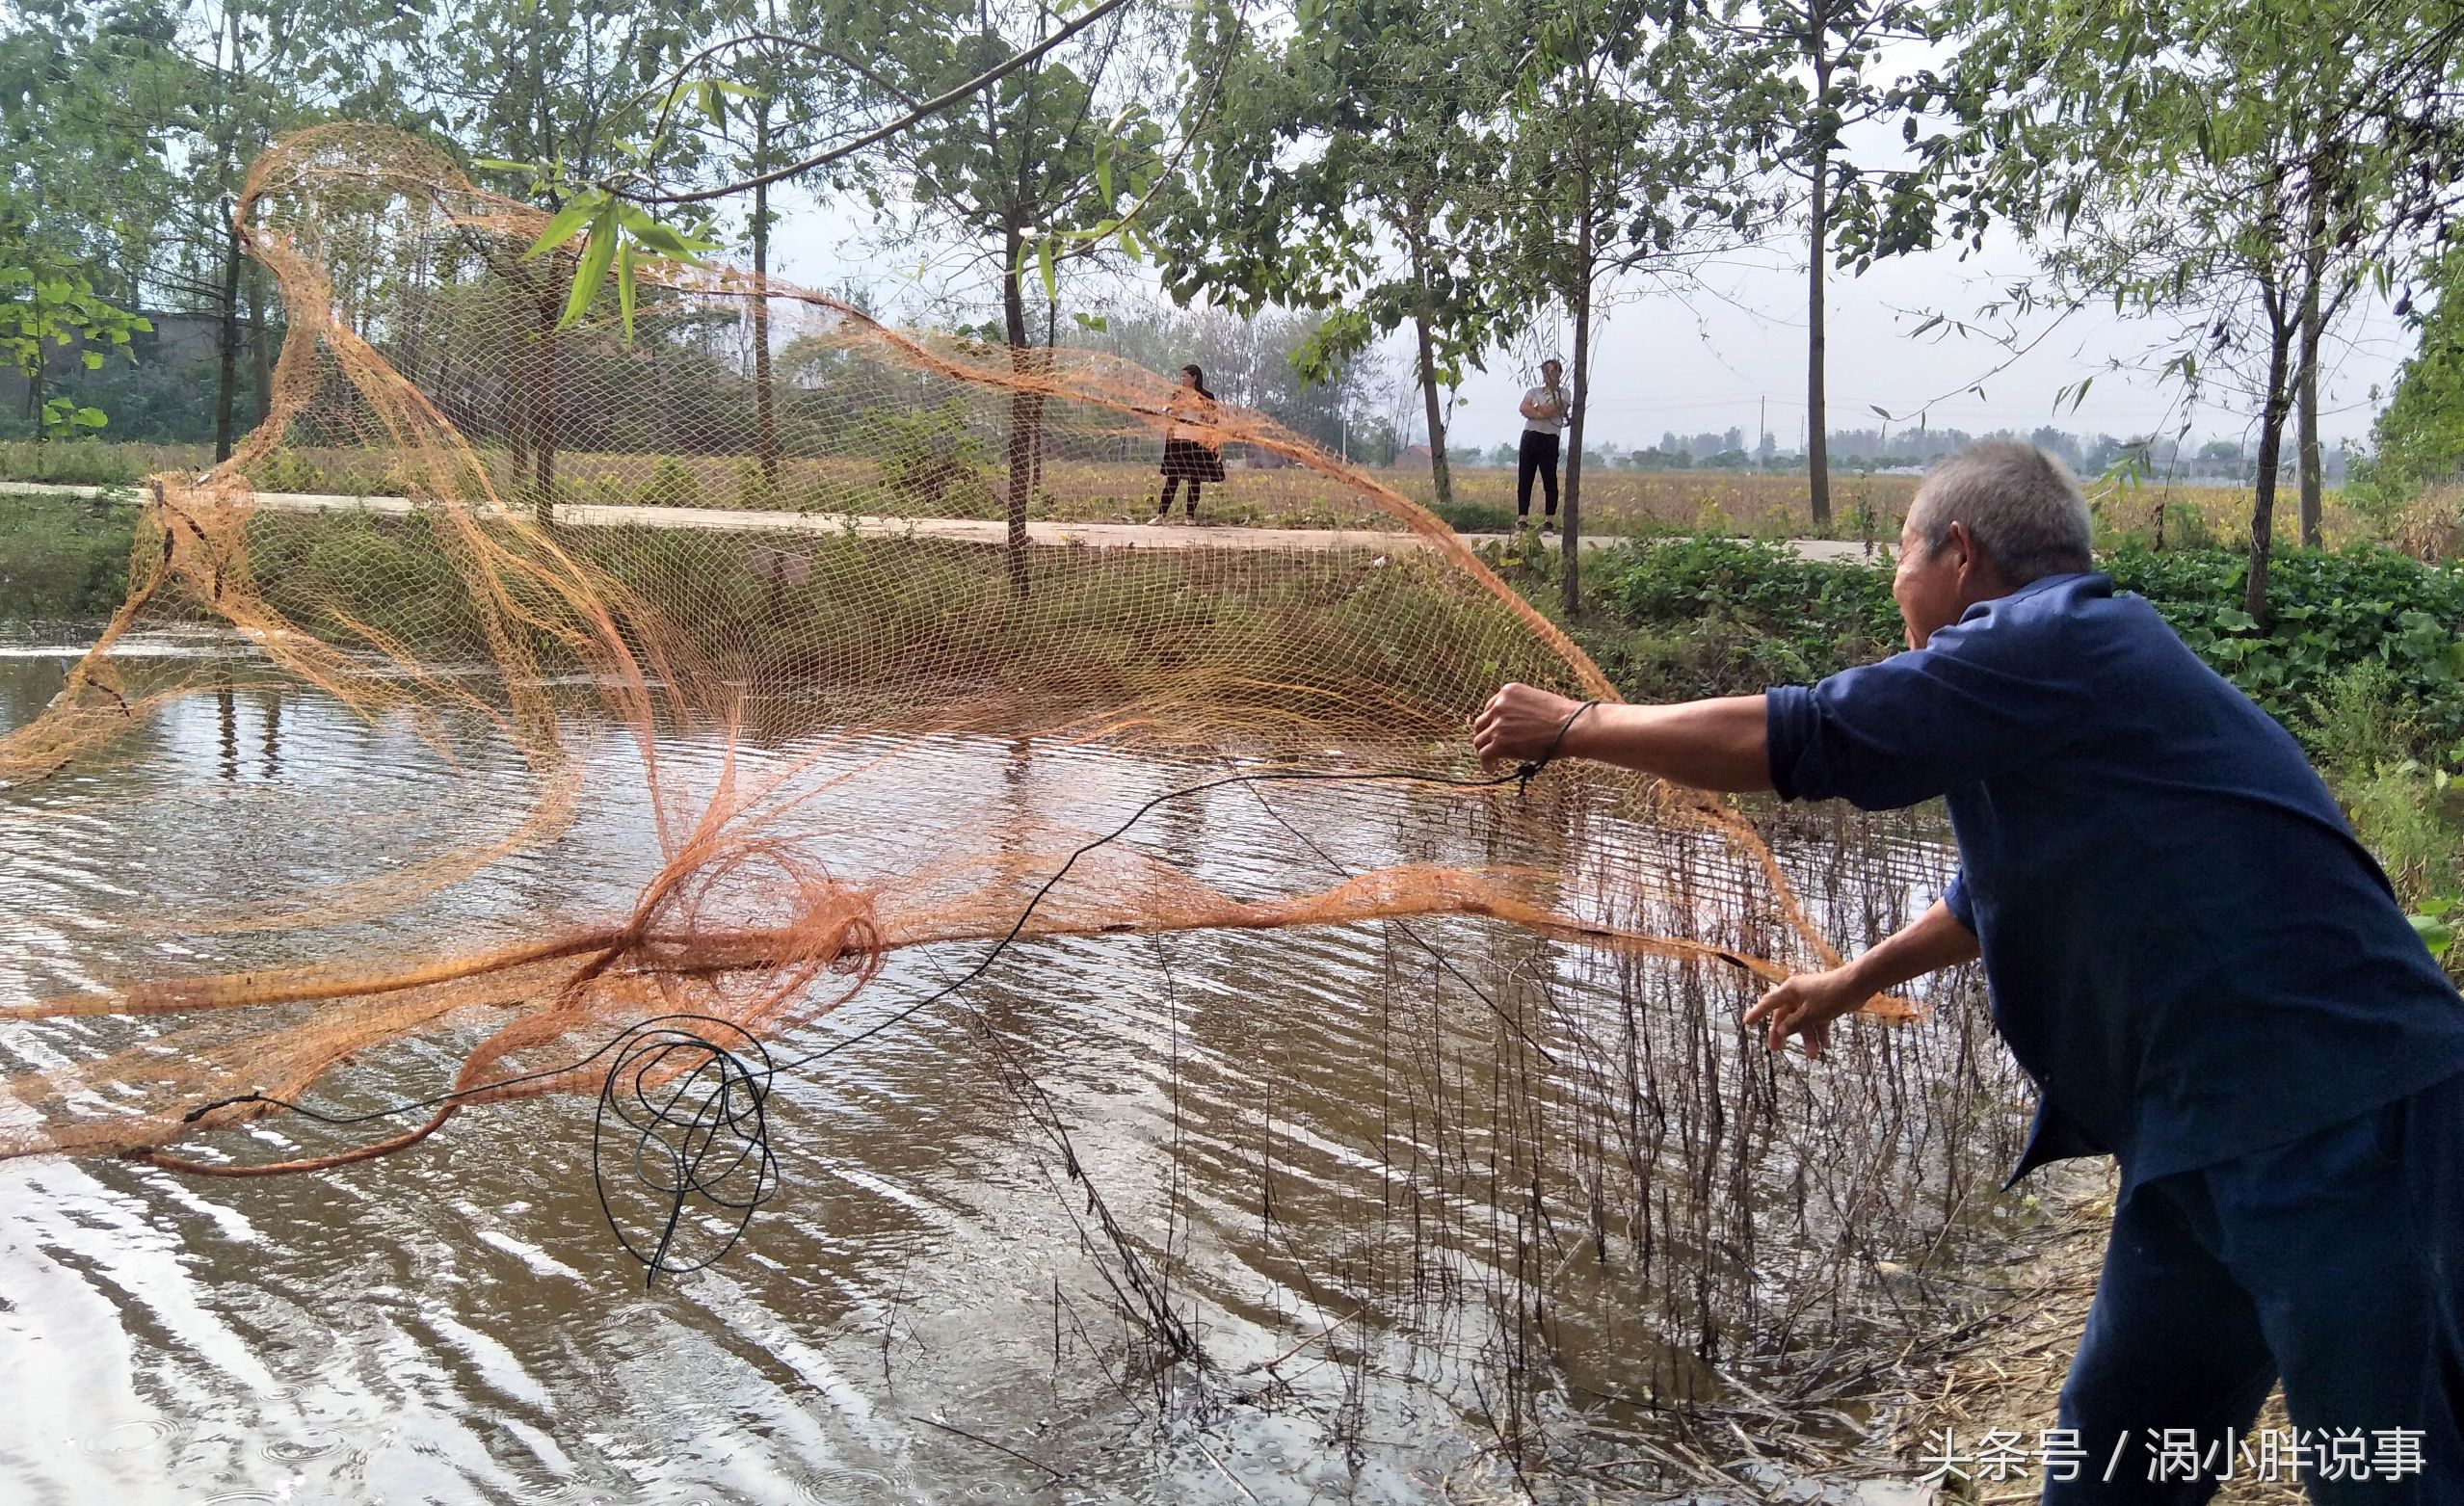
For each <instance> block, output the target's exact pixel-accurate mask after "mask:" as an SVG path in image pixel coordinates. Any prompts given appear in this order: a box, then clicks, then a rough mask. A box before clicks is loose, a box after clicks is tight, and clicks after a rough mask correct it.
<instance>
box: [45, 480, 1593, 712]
mask: <svg viewBox="0 0 2464 1506" xmlns="http://www.w3.org/2000/svg"><path fill="white" fill-rule="evenodd" d="M137 521H138V512H137V510H136V509H134V508H131V507H126V506H117V505H97V504H86V503H81V502H75V501H68V500H63V499H57V498H0V581H10V582H13V584H12V586H11V589H9V590H8V591H7V592H6V593H5V594H0V618H12V619H16V620H20V621H24V620H34V621H62V620H85V621H96V620H99V619H101V618H103V617H106V616H108V615H109V614H110V612H111V611H112V610H113V609H114V608H115V607H117V606H118V605H119V600H120V598H121V596H122V594H124V591H125V579H126V576H125V568H126V562H127V560H128V558H129V553H130V548H131V542H132V530H133V528H134V526H135V525H136V523H137ZM509 543H512V544H513V546H514V548H515V551H516V554H517V555H519V554H520V553H521V552H522V551H523V550H524V549H526V548H527V546H526V545H521V544H519V543H518V542H514V541H509ZM558 543H559V545H560V546H561V547H562V548H563V549H565V550H566V551H567V552H568V553H569V554H570V555H572V556H573V557H575V558H577V559H579V560H580V561H582V562H584V563H585V564H586V565H588V566H590V567H592V568H595V569H596V570H597V571H599V572H601V573H602V574H603V575H604V577H605V578H607V579H608V580H609V581H610V582H612V584H611V585H610V586H609V587H608V588H607V589H606V590H605V592H604V593H603V596H604V602H605V604H607V605H610V606H612V607H615V608H616V609H617V610H618V615H619V617H620V620H621V621H623V623H624V624H625V627H626V630H627V631H628V633H633V634H635V636H636V637H637V638H638V640H639V642H638V643H637V647H638V648H640V649H642V650H644V651H645V652H656V653H658V654H661V655H664V656H666V658H665V660H664V662H665V664H666V669H665V670H663V671H662V672H661V673H663V674H691V673H696V667H697V666H698V672H699V673H700V674H704V675H708V676H715V677H716V678H717V679H719V680H723V681H726V682H729V683H732V684H737V685H750V686H753V687H755V689H760V688H763V687H784V686H790V685H792V686H794V687H796V688H797V689H799V690H800V691H806V692H810V691H813V690H822V689H827V690H831V691H834V692H836V693H838V695H839V696H840V697H842V698H845V697H853V698H857V699H858V700H862V701H863V703H864V704H866V705H868V706H871V705H881V706H886V707H889V708H896V707H900V706H905V707H909V708H914V707H919V706H939V705H943V704H945V703H946V702H947V701H948V700H949V699H950V697H951V695H952V694H953V691H952V687H956V686H964V687H967V689H968V691H969V693H971V694H983V695H995V696H1004V697H1008V698H1012V699H1013V700H1014V701H1015V702H1016V703H1020V704H1033V705H1036V706H1039V707H1049V708H1051V709H1052V711H1053V713H1054V714H1055V715H1056V716H1060V717H1062V718H1065V719H1066V718H1068V717H1073V716H1075V715H1080V714H1084V713H1087V712H1092V711H1099V710H1102V709H1106V708H1116V707H1120V706H1123V705H1127V704H1131V703H1140V704H1147V705H1151V706H1155V707H1168V706H1179V707H1181V708H1182V709H1183V712H1184V714H1185V715H1186V717H1187V718H1188V720H1189V721H1190V723H1191V724H1192V727H1194V728H1196V729H1199V730H1203V731H1205V732H1206V733H1207V734H1208V735H1210V736H1211V735H1214V734H1217V733H1221V734H1224V735H1232V734H1235V733H1237V732H1239V731H1241V730H1242V729H1243V727H1245V726H1254V727H1255V728H1257V729H1261V730H1262V729H1268V728H1272V727H1276V726H1290V725H1299V724H1298V723H1296V722H1295V717H1296V716H1301V715H1306V716H1307V717H1310V718H1313V719H1316V720H1319V721H1321V722H1323V721H1325V720H1327V719H1329V718H1331V717H1334V716H1335V715H1337V714H1338V711H1339V709H1340V708H1344V707H1358V708H1360V709H1359V713H1358V715H1359V719H1360V721H1361V723H1362V724H1363V725H1362V727H1360V728H1359V729H1360V730H1362V731H1364V732H1370V733H1375V732H1378V731H1386V732H1391V731H1394V730H1396V728H1395V727H1392V726H1391V723H1392V722H1393V720H1394V717H1395V714H1396V712H1397V711H1398V710H1402V711H1410V710H1414V709H1418V710H1423V711H1425V710H1426V709H1428V708H1433V707H1442V706H1443V707H1450V706H1452V705H1454V704H1456V703H1458V702H1460V701H1461V700H1463V699H1464V697H1465V695H1466V693H1467V690H1466V688H1467V686H1469V685H1470V684H1471V683H1472V681H1473V679H1474V678H1477V679H1480V680H1495V679H1498V678H1506V677H1540V678H1555V677H1561V675H1562V666H1561V665H1558V664H1557V663H1556V661H1555V660H1554V659H1553V658H1552V657H1551V656H1550V654H1549V653H1548V651H1547V650H1546V649H1545V647H1543V646H1542V645H1540V644H1539V643H1538V641H1537V640H1535V639H1533V638H1532V637H1531V635H1530V634H1529V633H1528V632H1527V631H1526V630H1525V629H1523V627H1522V626H1521V625H1520V624H1519V623H1517V621H1515V620H1514V619H1513V617H1512V616H1511V614H1510V613H1509V612H1508V611H1507V610H1506V609H1505V608H1504V607H1503V606H1501V605H1500V604H1499V603H1498V602H1497V600H1496V599H1495V598H1494V597H1492V596H1489V595H1488V594H1485V593H1484V592H1482V591H1480V590H1479V589H1478V588H1477V587H1476V586H1475V585H1474V584H1473V583H1471V582H1470V581H1469V580H1468V579H1467V578H1465V577H1464V576H1462V575H1461V574H1460V573H1458V572H1455V571H1453V570H1452V569H1450V568H1447V567H1445V566H1444V564H1443V563H1442V562H1441V561H1440V560H1438V559H1437V558H1436V557H1435V556H1433V555H1430V554H1427V553H1424V552H1421V551H1417V550H1410V551H1407V550H1394V551H1389V552H1386V553H1383V554H1381V553H1379V552H1377V551H1374V550H1369V549H1329V550H1324V551H1308V552H1297V551H1295V552H1283V553H1276V552H1268V551H1254V550H1241V549H1221V550H1217V549H1186V550H1182V549H1174V550H1114V549H1096V548H1042V549H1036V550H1032V551H1030V553H1029V556H1028V563H1029V578H1028V585H1029V591H1028V593H1027V594H1026V595H1024V596H1023V597H1021V596H1020V594H1018V593H1017V592H1016V591H1015V590H1014V589H1013V582H1012V580H1011V577H1010V572H1009V567H1010V557H1009V555H1008V554H1007V552H1006V551H1004V550H1001V549H997V548H988V547H985V546H983V545H980V544H975V543H968V542H954V541H943V540H933V539H921V538H898V537H894V536H884V535H879V534H861V535H860V534H857V533H854V532H852V531H850V532H829V533H822V534H817V535H816V534H811V533H799V534H788V533H780V534H764V533H727V534H716V533H701V532H693V531H682V530H664V529H643V528H601V527H592V528H575V529H568V530H563V531H561V532H560V533H559V535H558ZM248 567H249V578H250V580H251V581H252V583H253V585H254V587H255V589H256V590H258V591H259V592H260V593H261V594H263V595H264V596H265V598H266V599H267V600H268V601H269V602H270V603H271V604H272V605H273V606H274V607H275V608H276V609H277V610H278V611H279V612H280V613H281V614H282V615H283V616H284V617H285V618H286V619H288V620H289V621H291V622H293V623H295V624H297V625H298V626H299V627H301V628H303V629H304V630H305V631H307V632H308V633H310V634H312V635H314V636H316V637H319V638H322V639H325V640H327V641H329V642H334V643H341V644H347V645H358V646H361V647H376V646H381V645H391V646H397V647H400V648H402V649H404V650H406V651H408V652H411V653H413V654H415V655H417V656H418V657H420V658H422V659H424V660H427V661H430V662H432V663H446V664H461V663H466V662H478V661H485V660H487V659H488V658H490V654H491V648H490V637H489V633H488V630H487V623H486V622H485V621H483V619H482V616H481V613H480V611H479V609H478V607H477V604H476V601H475V598H474V594H473V592H472V589H471V587H470V585H469V584H468V583H467V582H466V581H465V580H464V577H463V575H462V573H461V571H460V569H459V568H458V567H457V564H456V561H455V558H454V556H453V555H452V554H451V553H449V552H448V551H447V550H445V549H444V548H440V547H439V545H438V542H437V536H436V535H435V533H434V532H433V531H432V529H431V527H430V525H429V524H428V523H427V522H426V521H425V520H422V519H420V518H416V517H401V516H392V515H380V514H372V513H363V512H347V511H346V512H334V513H326V514H310V513H287V512H275V511H264V512H259V513H257V514H256V515H253V516H252V518H251V519H250V521H249V524H248ZM505 583H506V584H507V586H508V589H509V592H510V594H509V596H508V599H507V605H508V607H509V609H510V610H511V611H512V612H514V613H515V614H517V615H518V616H519V618H520V619H521V620H522V621H527V622H528V623H529V624H530V628H529V642H530V647H531V649H532V650H533V652H534V653H535V654H536V655H537V656H538V658H539V659H540V662H541V663H542V664H543V667H545V668H546V669H548V670H550V671H551V672H565V671H570V670H573V669H577V668H580V667H581V666H580V664H579V663H578V661H577V656H576V654H575V653H574V652H573V651H572V647H571V646H572V645H573V644H574V643H576V642H579V641H582V640H583V639H584V638H585V637H586V636H587V635H586V630H585V629H584V627H583V626H582V624H581V621H580V619H579V618H578V617H577V615H576V613H575V612H574V610H573V604H572V603H571V602H570V601H567V600H566V599H564V598H563V597H562V596H560V595H558V594H554V593H552V592H550V591H548V590H545V589H543V588H542V587H540V586H538V585H536V584H527V583H525V582H523V581H522V580H521V579H520V578H519V577H518V576H517V575H508V576H506V577H505ZM161 606H162V610H163V611H164V612H166V613H175V612H178V611H180V610H182V608H181V607H180V605H179V603H178V602H177V601H175V600H173V599H172V598H169V597H166V598H165V599H164V601H163V602H162V603H161ZM197 615H199V616H204V615H205V614H203V613H202V612H201V611H199V612H198V614H197ZM651 622H656V623H659V624H661V625H660V626H658V627H657V628H649V627H646V626H645V624H648V623H651ZM1244 708H1245V709H1244ZM1166 720H1169V717H1167V718H1166ZM1449 725H1450V724H1449ZM1157 730H1158V732H1159V734H1161V735H1166V736H1169V735H1171V733H1172V732H1173V731H1174V730H1175V728H1174V727H1158V729H1157ZM1412 730H1415V731H1422V730H1428V729H1427V728H1413V729H1412Z"/></svg>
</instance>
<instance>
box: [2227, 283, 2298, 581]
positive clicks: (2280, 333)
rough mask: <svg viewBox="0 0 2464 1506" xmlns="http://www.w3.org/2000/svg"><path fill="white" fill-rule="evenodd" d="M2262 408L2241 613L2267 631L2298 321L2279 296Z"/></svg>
mask: <svg viewBox="0 0 2464 1506" xmlns="http://www.w3.org/2000/svg"><path fill="white" fill-rule="evenodd" d="M2266 304H2267V323H2268V325H2269V326H2270V330H2269V334H2270V338H2269V341H2268V348H2267V406H2266V408H2265V410H2264V412H2263V413H2262V414H2261V416H2260V420H2259V479H2258V488H2257V492H2256V495H2255V496H2254V497H2253V499H2252V501H2251V504H2250V574H2249V580H2248V583H2247V587H2246V589H2245V590H2244V591H2243V593H2242V596H2241V610H2243V611H2244V612H2247V613H2249V614H2250V615H2251V616H2252V617H2254V618H2256V619H2258V621H2259V625H2260V626H2261V627H2262V628H2264V627H2265V626H2266V625H2267V562H2268V559H2269V557H2270V555H2271V554H2272V553H2273V551H2274V546H2275V516H2276V470H2277V466H2278V462H2280V461H2281V460H2282V458H2283V454H2284V443H2285V413H2286V411H2287V410H2289V409H2291V408H2292V388H2291V383H2289V381H2288V380H2287V379H2288V378H2289V376H2290V375H2291V373H2290V371H2289V368H2290V367H2291V366H2292V345H2293V334H2294V331H2295V330H2296V328H2297V326H2298V325H2299V322H2300V321H2299V319H2298V318H2297V317H2292V311H2291V310H2289V309H2287V308H2286V307H2285V299H2284V296H2283V292H2282V291H2278V292H2274V293H2270V294H2269V295H2268V296H2267V300H2266Z"/></svg>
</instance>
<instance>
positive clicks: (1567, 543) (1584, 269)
mask: <svg viewBox="0 0 2464 1506" xmlns="http://www.w3.org/2000/svg"><path fill="white" fill-rule="evenodd" d="M1584 187H1585V193H1584V197H1583V202H1584V206H1585V207H1584V210H1583V215H1582V225H1581V227H1580V228H1579V230H1578V231H1577V232H1576V252H1575V275H1576V283H1575V391H1574V408H1573V410H1572V411H1571V412H1569V413H1568V414H1567V415H1566V485H1565V492H1564V495H1563V496H1562V497H1561V498H1560V500H1559V501H1558V503H1557V524H1558V526H1559V527H1560V528H1562V529H1563V530H1565V532H1564V533H1563V534H1562V535H1561V536H1560V541H1559V547H1560V548H1561V549H1563V550H1564V555H1563V565H1564V568H1563V569H1562V571H1561V573H1562V574H1563V575H1564V576H1565V586H1566V621H1569V622H1571V621H1574V620H1575V617H1576V614H1577V612H1578V611H1579V610H1580V608H1581V603H1582V531H1583V530H1582V520H1583V419H1584V418H1585V417H1586V416H1587V415H1588V413H1589V412H1590V410H1591V276H1592V265H1591V257H1592V230H1593V226H1592V215H1591V210H1590V207H1589V206H1590V202H1591V197H1590V193H1589V187H1590V185H1589V184H1588V183H1586V184H1585V185H1584Z"/></svg>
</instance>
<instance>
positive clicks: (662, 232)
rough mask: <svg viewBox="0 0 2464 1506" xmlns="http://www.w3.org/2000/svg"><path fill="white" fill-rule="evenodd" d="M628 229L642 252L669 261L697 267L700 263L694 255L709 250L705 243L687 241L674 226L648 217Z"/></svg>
mask: <svg viewBox="0 0 2464 1506" xmlns="http://www.w3.org/2000/svg"><path fill="white" fill-rule="evenodd" d="M630 228H631V229H632V231H633V238H634V239H635V240H637V241H639V242H641V243H642V248H643V250H645V251H649V252H650V253H651V254H652V255H654V256H665V257H667V258H668V259H669V260H670V261H680V262H683V263H685V264H686V265H688V266H699V265H701V262H700V259H699V257H698V255H697V254H696V253H697V252H700V251H707V250H709V246H708V244H707V243H705V242H701V241H691V240H687V239H685V237H684V236H683V235H681V234H679V233H678V232H677V231H676V228H675V227H674V226H672V225H661V224H660V223H659V222H658V221H656V220H652V219H650V218H649V217H648V216H644V217H643V218H642V219H641V221H640V222H639V223H638V224H633V225H631V226H630Z"/></svg>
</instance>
